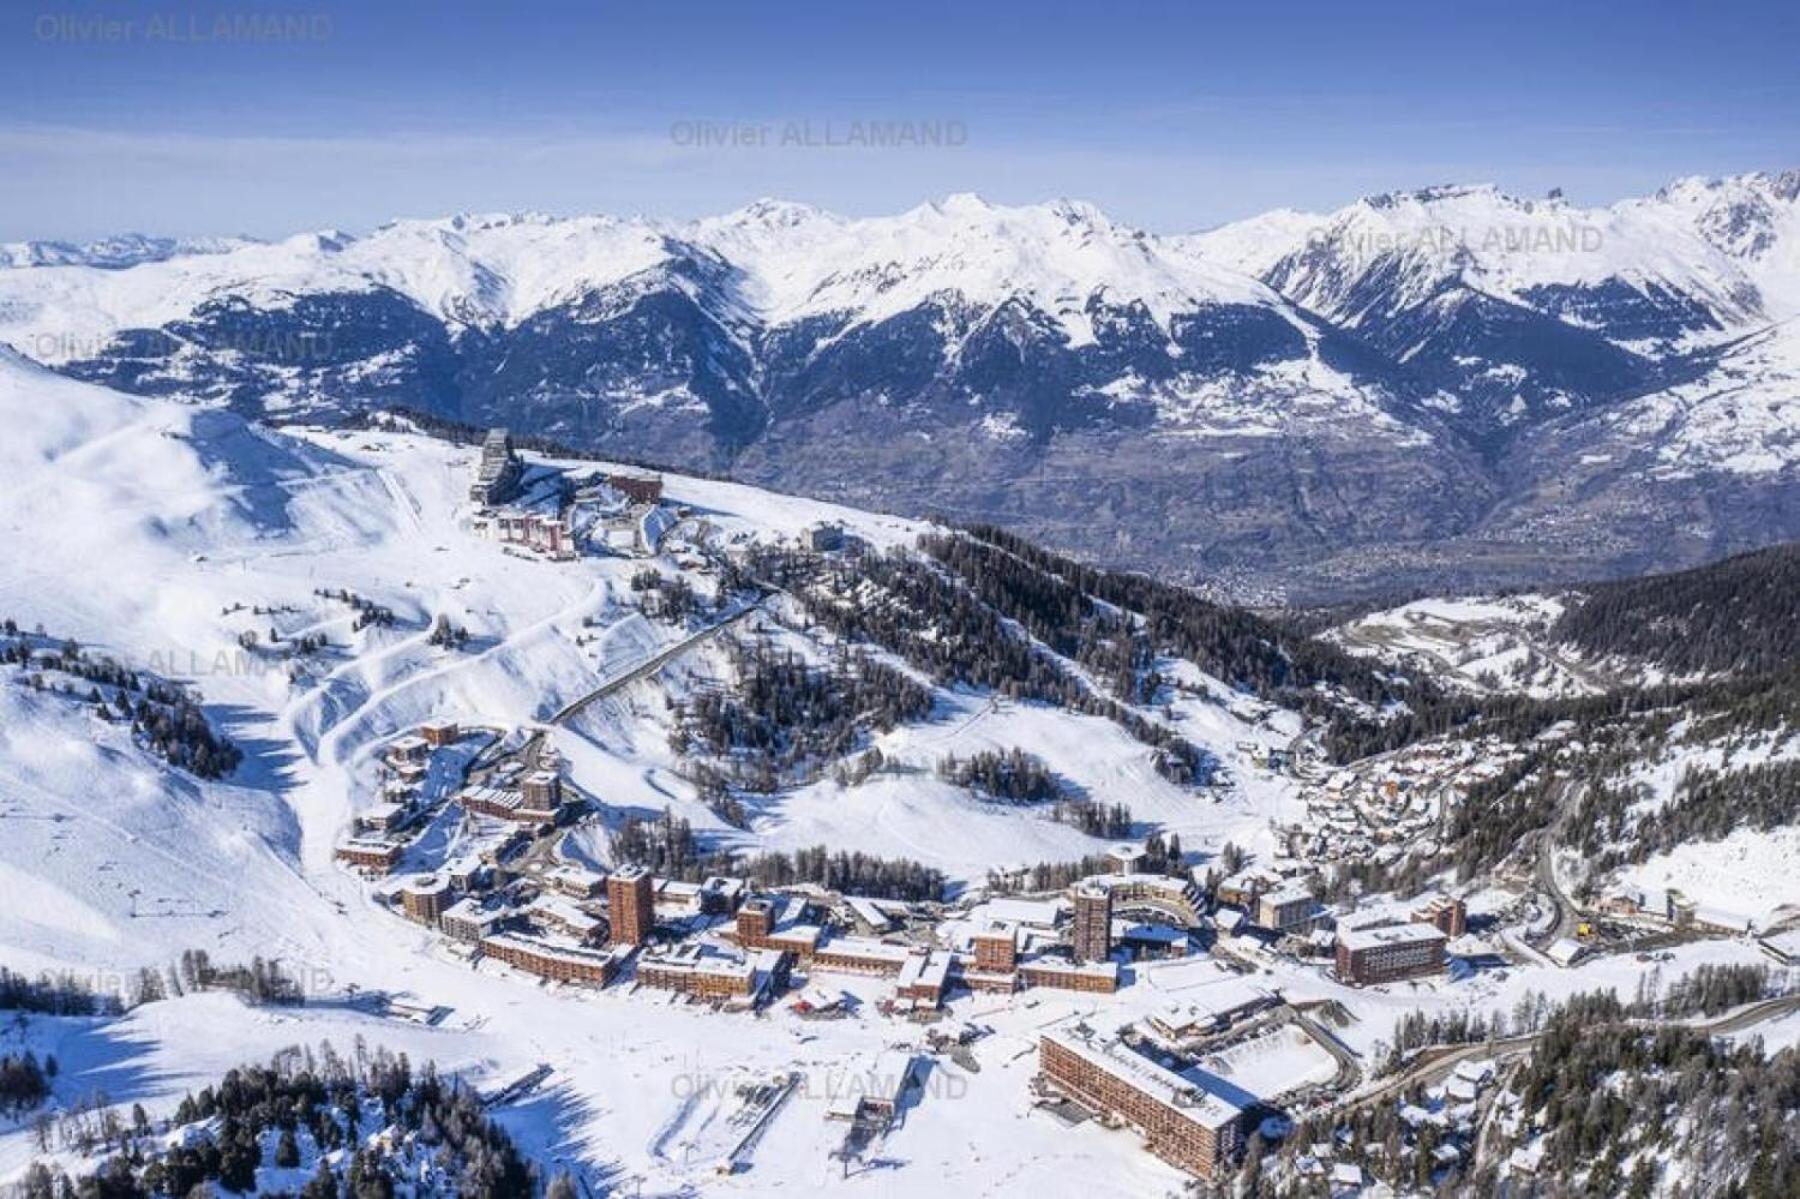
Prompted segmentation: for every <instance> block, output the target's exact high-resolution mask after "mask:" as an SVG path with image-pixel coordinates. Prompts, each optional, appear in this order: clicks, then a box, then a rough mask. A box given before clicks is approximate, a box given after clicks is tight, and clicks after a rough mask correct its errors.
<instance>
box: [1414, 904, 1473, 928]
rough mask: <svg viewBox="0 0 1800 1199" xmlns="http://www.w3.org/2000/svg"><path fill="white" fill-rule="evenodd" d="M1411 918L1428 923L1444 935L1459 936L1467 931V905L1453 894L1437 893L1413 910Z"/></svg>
mask: <svg viewBox="0 0 1800 1199" xmlns="http://www.w3.org/2000/svg"><path fill="white" fill-rule="evenodd" d="M1412 918H1413V919H1414V920H1416V921H1418V922H1419V923H1421V924H1429V925H1431V926H1432V927H1433V928H1435V929H1437V930H1438V931H1439V932H1441V933H1443V934H1444V935H1445V936H1446V937H1460V936H1462V935H1463V934H1464V933H1466V932H1468V931H1469V905H1468V904H1466V903H1464V902H1463V901H1462V900H1460V899H1458V898H1456V897H1455V896H1454V895H1439V896H1436V897H1435V898H1433V899H1432V900H1431V901H1430V902H1429V903H1426V904H1425V905H1423V906H1422V907H1420V908H1418V909H1417V910H1416V911H1414V912H1413V914H1412Z"/></svg>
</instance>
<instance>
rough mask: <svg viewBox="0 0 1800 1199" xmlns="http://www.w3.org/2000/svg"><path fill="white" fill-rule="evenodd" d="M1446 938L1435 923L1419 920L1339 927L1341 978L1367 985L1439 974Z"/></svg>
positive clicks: (1442, 962)
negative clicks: (1360, 926)
mask: <svg viewBox="0 0 1800 1199" xmlns="http://www.w3.org/2000/svg"><path fill="white" fill-rule="evenodd" d="M1446 940H1447V938H1446V937H1445V936H1444V934H1443V933H1442V932H1441V931H1440V930H1439V929H1438V928H1437V927H1436V926H1435V925H1431V924H1425V923H1421V922H1416V921H1415V922H1410V923H1406V924H1384V925H1373V926H1367V927H1364V928H1353V929H1340V930H1338V941H1337V974H1338V979H1339V980H1340V981H1342V982H1347V983H1350V984H1352V985H1353V986H1358V987H1367V986H1376V985H1378V984H1380V983H1388V982H1397V981H1399V980H1401V979H1406V978H1419V977H1422V976H1424V975H1427V974H1437V973H1440V972H1442V971H1443V969H1444V943H1445V941H1446Z"/></svg>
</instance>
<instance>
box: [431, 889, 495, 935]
mask: <svg viewBox="0 0 1800 1199" xmlns="http://www.w3.org/2000/svg"><path fill="white" fill-rule="evenodd" d="M508 915H509V913H507V912H506V911H503V910H501V909H497V908H488V907H484V906H483V905H482V902H481V900H479V899H477V898H476V897H474V896H472V895H470V896H465V897H464V898H462V899H459V900H457V901H456V902H455V903H453V904H451V905H450V906H449V907H447V908H445V909H444V914H443V915H442V916H440V917H438V928H440V929H442V930H443V932H444V935H445V936H448V937H454V938H456V939H457V940H458V941H468V942H470V943H474V942H478V941H481V940H482V939H483V938H485V937H491V936H493V935H494V933H495V932H497V931H498V930H499V928H500V926H501V925H502V924H504V923H505V922H506V920H507V917H508Z"/></svg>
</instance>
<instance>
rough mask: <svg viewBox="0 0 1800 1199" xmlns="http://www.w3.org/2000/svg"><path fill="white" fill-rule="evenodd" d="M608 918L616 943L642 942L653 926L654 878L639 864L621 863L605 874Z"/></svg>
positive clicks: (648, 935)
mask: <svg viewBox="0 0 1800 1199" xmlns="http://www.w3.org/2000/svg"><path fill="white" fill-rule="evenodd" d="M606 902H607V914H608V918H609V919H610V920H611V922H612V939H613V943H614V944H616V945H642V944H643V943H644V942H646V941H648V940H649V939H650V932H651V930H652V929H654V928H655V927H656V880H654V879H653V878H651V877H650V872H649V871H648V870H645V869H644V868H643V867H642V866H621V867H619V868H618V869H617V870H615V871H613V872H612V873H611V874H609V875H607V876H606Z"/></svg>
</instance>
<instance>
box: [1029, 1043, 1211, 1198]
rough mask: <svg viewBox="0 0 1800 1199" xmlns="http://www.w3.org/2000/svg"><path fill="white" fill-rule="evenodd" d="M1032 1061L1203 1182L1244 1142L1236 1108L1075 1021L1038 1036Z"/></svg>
mask: <svg viewBox="0 0 1800 1199" xmlns="http://www.w3.org/2000/svg"><path fill="white" fill-rule="evenodd" d="M1038 1064H1039V1068H1040V1069H1041V1070H1042V1071H1043V1077H1044V1079H1045V1081H1047V1082H1048V1083H1049V1084H1050V1085H1051V1086H1052V1087H1054V1088H1055V1089H1057V1090H1059V1091H1061V1092H1062V1093H1063V1094H1065V1095H1067V1096H1069V1098H1071V1099H1073V1100H1075V1101H1076V1102H1078V1103H1080V1104H1083V1105H1084V1106H1087V1107H1090V1108H1092V1109H1094V1110H1095V1111H1097V1112H1099V1113H1101V1114H1103V1115H1106V1116H1110V1117H1113V1118H1116V1119H1120V1120H1123V1121H1125V1122H1126V1123H1127V1124H1129V1125H1131V1126H1132V1127H1133V1128H1135V1129H1137V1130H1138V1132H1139V1133H1140V1134H1142V1136H1143V1137H1144V1142H1145V1147H1146V1148H1147V1149H1149V1150H1150V1152H1151V1153H1154V1154H1155V1155H1156V1156H1157V1157H1160V1158H1162V1159H1163V1160H1164V1161H1166V1162H1168V1163H1169V1164H1170V1165H1173V1166H1176V1167H1178V1168H1179V1169H1182V1170H1186V1171H1188V1172H1189V1173H1190V1174H1194V1175H1197V1176H1198V1177H1200V1178H1202V1179H1206V1180H1208V1181H1212V1180H1216V1179H1220V1178H1222V1177H1223V1176H1224V1175H1225V1174H1227V1173H1228V1172H1229V1170H1230V1169H1231V1166H1232V1163H1233V1161H1234V1160H1235V1159H1236V1157H1237V1156H1238V1154H1239V1152H1240V1151H1241V1149H1242V1147H1243V1144H1244V1124H1245V1114H1244V1110H1243V1109H1242V1108H1241V1107H1239V1106H1238V1105H1237V1104H1235V1103H1233V1102H1232V1101H1231V1100H1229V1099H1226V1098H1225V1097H1223V1096H1222V1095H1219V1094H1215V1093H1213V1092H1211V1091H1208V1090H1206V1089H1205V1088H1204V1087H1202V1086H1201V1085H1200V1084H1199V1083H1198V1082H1196V1081H1193V1080H1192V1079H1189V1078H1187V1077H1185V1076H1183V1075H1180V1074H1177V1073H1175V1072H1174V1071H1172V1070H1168V1069H1165V1068H1164V1067H1162V1066H1160V1065H1158V1064H1157V1063H1155V1062H1153V1061H1151V1060H1150V1059H1149V1058H1147V1057H1144V1056H1143V1055H1142V1054H1139V1053H1137V1052H1136V1051H1134V1050H1132V1049H1131V1048H1130V1047H1129V1046H1127V1045H1125V1044H1123V1043H1122V1042H1120V1041H1119V1040H1118V1039H1117V1038H1116V1037H1107V1036H1101V1035H1099V1034H1095V1033H1093V1032H1090V1031H1088V1030H1087V1029H1085V1028H1082V1027H1080V1026H1076V1027H1072V1028H1071V1027H1064V1028H1058V1029H1052V1030H1050V1031H1049V1032H1046V1033H1044V1034H1043V1036H1042V1037H1041V1038H1040V1039H1039V1041H1038Z"/></svg>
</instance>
